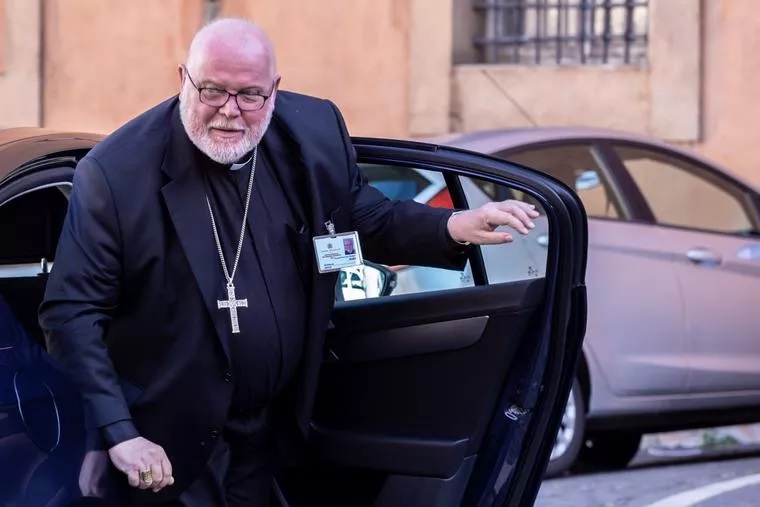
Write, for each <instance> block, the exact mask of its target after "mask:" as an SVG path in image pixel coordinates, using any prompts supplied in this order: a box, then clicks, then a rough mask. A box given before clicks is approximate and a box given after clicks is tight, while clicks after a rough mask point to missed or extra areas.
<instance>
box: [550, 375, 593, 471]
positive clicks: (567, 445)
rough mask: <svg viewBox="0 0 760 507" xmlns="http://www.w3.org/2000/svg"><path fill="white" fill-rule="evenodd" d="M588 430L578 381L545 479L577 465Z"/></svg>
mask: <svg viewBox="0 0 760 507" xmlns="http://www.w3.org/2000/svg"><path fill="white" fill-rule="evenodd" d="M585 430H586V404H585V403H584V401H583V390H582V389H581V384H580V382H578V379H576V380H575V381H574V382H573V389H572V391H571V392H570V397H569V399H568V400H567V405H565V412H564V414H562V422H561V423H560V426H559V430H558V431H557V437H556V439H555V440H554V447H552V453H551V457H550V458H549V464H548V465H547V467H546V473H545V474H544V476H545V477H547V478H549V477H556V476H558V475H560V474H562V473H564V472H566V471H567V470H569V469H570V467H572V466H573V464H575V461H576V460H577V459H578V454H579V453H580V451H581V447H582V446H583V439H584V432H585Z"/></svg>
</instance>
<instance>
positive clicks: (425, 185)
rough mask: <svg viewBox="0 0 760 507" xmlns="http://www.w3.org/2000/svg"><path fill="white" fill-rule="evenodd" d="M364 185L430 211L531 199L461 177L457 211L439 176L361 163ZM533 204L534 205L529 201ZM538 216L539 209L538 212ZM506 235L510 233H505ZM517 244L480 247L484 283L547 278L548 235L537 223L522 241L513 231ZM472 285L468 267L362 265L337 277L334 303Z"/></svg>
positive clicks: (538, 222) (544, 228)
mask: <svg viewBox="0 0 760 507" xmlns="http://www.w3.org/2000/svg"><path fill="white" fill-rule="evenodd" d="M361 168H362V171H363V173H364V175H365V176H366V177H367V180H368V183H369V184H370V185H372V186H373V187H375V188H377V189H379V190H380V191H382V192H383V193H384V194H385V195H386V196H387V197H389V198H390V199H412V200H415V201H417V202H421V203H424V204H427V205H430V206H433V207H443V208H450V209H453V208H455V207H456V208H458V209H459V208H468V209H474V208H477V207H480V206H482V205H483V204H486V203H488V202H491V201H501V200H505V199H515V198H520V199H524V200H530V197H529V196H527V195H523V194H522V193H521V192H519V191H517V190H514V189H512V188H509V187H506V186H504V185H497V184H494V183H491V182H488V181H485V180H480V179H474V178H467V177H459V183H460V185H461V189H462V191H463V192H464V197H465V200H466V202H464V203H461V205H460V206H455V205H454V201H453V199H452V196H451V194H452V192H451V191H450V189H449V187H448V185H447V183H446V178H445V177H444V175H443V174H442V173H440V172H436V171H431V170H427V169H421V168H410V167H404V166H387V165H374V164H362V165H361ZM531 202H532V201H531ZM539 212H542V210H541V209H540V208H539ZM505 230H509V229H507V228H505ZM510 232H512V233H513V236H514V238H515V240H514V241H513V242H512V243H507V244H503V245H491V246H484V247H481V248H480V249H479V251H478V255H479V256H481V258H482V260H483V265H484V268H485V279H487V281H488V283H489V284H490V283H506V282H514V281H518V280H528V279H533V278H539V277H543V276H545V270H546V252H547V248H546V246H547V244H548V230H546V224H545V221H542V219H540V218H539V219H538V221H537V230H535V231H532V233H531V234H530V235H529V236H527V237H523V236H521V235H520V234H519V233H516V232H515V231H511V230H510ZM473 286H475V277H474V276H473V272H472V265H471V263H470V262H468V263H467V265H466V266H465V268H464V270H462V271H455V270H449V269H441V268H432V267H427V266H408V265H404V266H384V265H379V264H376V263H373V262H372V261H371V260H366V259H365V263H364V265H363V266H357V267H353V268H347V269H343V270H342V271H341V273H340V276H339V277H338V287H337V288H336V289H337V290H336V299H337V300H338V301H352V300H357V299H366V298H374V297H381V296H400V295H406V294H415V293H420V292H430V291H439V290H447V289H462V288H466V287H473Z"/></svg>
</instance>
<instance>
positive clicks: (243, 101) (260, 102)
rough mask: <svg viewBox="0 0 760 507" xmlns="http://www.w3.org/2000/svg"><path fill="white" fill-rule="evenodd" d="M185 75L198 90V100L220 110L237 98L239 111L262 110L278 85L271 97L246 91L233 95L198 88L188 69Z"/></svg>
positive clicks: (222, 91) (216, 89)
mask: <svg viewBox="0 0 760 507" xmlns="http://www.w3.org/2000/svg"><path fill="white" fill-rule="evenodd" d="M185 74H186V75H187V79H189V80H190V83H191V84H192V85H193V87H194V88H195V89H196V90H198V98H199V99H200V101H201V102H202V103H204V104H206V105H207V106H211V107H217V108H220V107H224V105H225V104H226V103H227V101H228V100H230V97H235V102H237V106H238V109H240V110H241V111H258V110H260V109H261V108H262V107H264V103H265V102H266V101H267V99H268V98H269V97H271V96H272V93H274V88H275V86H276V85H277V83H273V84H272V93H270V94H269V95H262V94H261V93H252V92H246V91H242V92H237V93H231V92H228V91H227V90H221V89H219V88H213V87H208V86H203V87H201V88H198V87H197V86H196V85H195V82H194V81H193V78H191V77H190V73H189V72H188V71H187V68H185Z"/></svg>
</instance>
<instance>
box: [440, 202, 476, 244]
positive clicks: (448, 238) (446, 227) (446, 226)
mask: <svg viewBox="0 0 760 507" xmlns="http://www.w3.org/2000/svg"><path fill="white" fill-rule="evenodd" d="M461 212H462V210H459V211H453V212H452V213H451V214H450V215H449V216H448V217H446V220H445V222H444V228H443V229H444V231H445V233H446V242H447V243H448V244H449V246H450V247H451V248H453V249H454V250H461V251H464V250H466V248H465V247H468V246H470V242H469V241H466V242H462V241H457V240H455V239H454V238H452V237H451V233H450V232H449V219H450V218H451V217H452V216H453V215H456V214H457V213H461Z"/></svg>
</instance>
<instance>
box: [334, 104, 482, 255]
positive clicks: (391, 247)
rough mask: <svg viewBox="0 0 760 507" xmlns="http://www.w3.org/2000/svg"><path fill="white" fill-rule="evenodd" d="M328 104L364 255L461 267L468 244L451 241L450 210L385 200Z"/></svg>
mask: <svg viewBox="0 0 760 507" xmlns="http://www.w3.org/2000/svg"><path fill="white" fill-rule="evenodd" d="M332 108H333V112H334V113H335V116H336V118H337V120H338V125H339V129H340V133H341V136H342V138H343V145H344V147H345V157H346V161H347V162H346V164H347V166H348V169H349V185H350V188H351V191H350V195H351V197H350V202H349V206H350V214H351V221H352V224H353V227H355V228H356V230H357V231H358V233H359V238H360V240H361V244H362V252H363V253H364V256H365V257H367V258H368V259H370V260H372V261H375V262H378V263H381V264H389V265H394V264H409V265H418V266H431V267H439V268H446V269H456V270H462V269H464V266H465V264H466V262H467V250H468V249H467V248H465V247H463V246H461V245H459V244H458V243H456V242H454V241H453V240H452V239H451V237H450V236H449V233H448V228H447V223H448V219H449V217H450V216H451V214H452V213H453V211H454V210H450V209H443V208H434V207H432V206H428V205H425V204H422V203H418V202H415V201H412V200H390V199H388V198H387V197H386V196H385V195H384V194H383V193H382V192H380V191H379V190H378V189H376V188H374V187H372V186H371V185H369V184H368V183H367V178H366V176H364V174H363V173H362V171H361V169H360V168H359V166H358V165H357V163H356V155H355V150H354V147H353V145H352V143H351V138H350V137H349V134H348V130H347V128H346V125H345V122H344V120H343V117H342V115H341V114H340V112H339V111H338V108H337V107H336V106H335V105H332Z"/></svg>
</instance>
